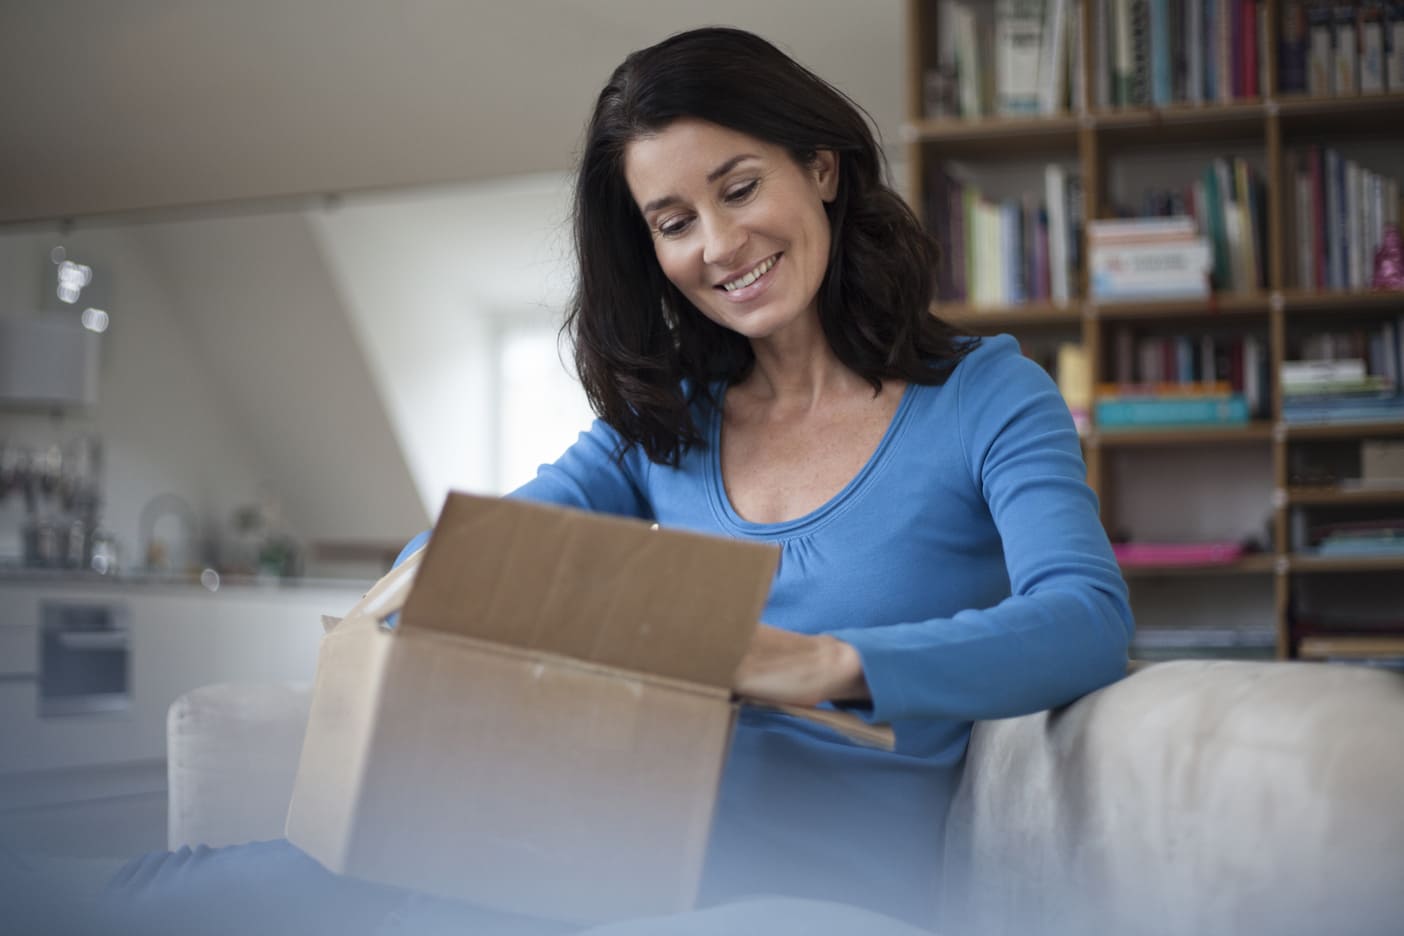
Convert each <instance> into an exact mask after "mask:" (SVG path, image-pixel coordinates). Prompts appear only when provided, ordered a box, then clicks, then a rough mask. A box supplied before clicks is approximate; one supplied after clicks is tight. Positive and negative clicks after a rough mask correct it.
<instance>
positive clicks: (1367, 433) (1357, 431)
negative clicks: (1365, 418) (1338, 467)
mask: <svg viewBox="0 0 1404 936" xmlns="http://www.w3.org/2000/svg"><path fill="white" fill-rule="evenodd" d="M1274 435H1275V436H1276V437H1277V438H1278V439H1279V440H1281V441H1290V442H1304V441H1308V440H1313V439H1368V438H1387V437H1391V436H1404V422H1345V423H1320V424H1315V425H1313V424H1297V425H1288V424H1287V423H1279V424H1278V426H1277V428H1276V430H1275V432H1274Z"/></svg>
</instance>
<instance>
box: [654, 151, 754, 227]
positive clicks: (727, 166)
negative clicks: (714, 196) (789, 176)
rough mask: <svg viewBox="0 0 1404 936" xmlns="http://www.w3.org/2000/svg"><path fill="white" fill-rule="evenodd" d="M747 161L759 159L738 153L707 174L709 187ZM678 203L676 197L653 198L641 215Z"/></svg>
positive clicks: (678, 199) (750, 154)
mask: <svg viewBox="0 0 1404 936" xmlns="http://www.w3.org/2000/svg"><path fill="white" fill-rule="evenodd" d="M748 159H760V157H759V156H757V155H755V154H754V153H740V154H738V155H736V156H733V157H731V158H730V159H728V160H727V161H726V162H724V163H722V164H721V165H720V166H718V167H717V168H715V169H713V170H712V171H711V172H709V173H707V183H708V184H709V185H710V184H711V183H713V182H715V181H717V180H718V179H720V178H721V177H722V176H724V175H726V174H727V173H728V172H730V171H731V170H733V169H735V168H736V167H737V166H739V165H740V164H741V163H743V162H745V161H746V160H748ZM680 201H682V199H680V198H678V196H676V195H664V196H663V197H662V198H655V199H654V200H653V201H651V202H649V203H648V204H647V205H644V206H643V213H644V214H648V213H649V212H651V211H658V210H660V209H663V208H668V207H671V206H672V205H675V204H677V203H678V202H680Z"/></svg>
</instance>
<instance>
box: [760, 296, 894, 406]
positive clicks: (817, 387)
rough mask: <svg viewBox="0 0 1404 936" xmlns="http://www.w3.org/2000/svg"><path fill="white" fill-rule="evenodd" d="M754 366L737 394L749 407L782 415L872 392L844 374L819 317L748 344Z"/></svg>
mask: <svg viewBox="0 0 1404 936" xmlns="http://www.w3.org/2000/svg"><path fill="white" fill-rule="evenodd" d="M751 349H752V350H753V351H754V352H755V356H756V361H755V367H754V368H753V369H752V371H751V373H750V374H749V375H748V376H747V377H746V379H745V380H744V381H742V384H741V389H742V390H743V392H744V393H745V394H746V395H747V396H749V397H750V398H751V399H752V400H753V401H754V402H757V403H764V404H766V405H767V406H769V407H776V408H781V409H786V410H800V411H804V410H809V409H812V408H814V407H815V406H817V405H819V404H820V403H822V402H823V401H825V400H827V399H829V398H832V397H834V396H836V395H847V394H849V393H851V392H853V390H854V389H856V388H859V387H864V388H867V392H868V393H872V387H871V385H870V384H868V382H867V381H866V380H864V379H863V378H862V377H860V376H859V375H858V374H855V373H854V372H853V371H851V370H849V369H848V367H847V366H845V365H844V364H843V362H842V361H840V360H839V359H838V356H837V355H836V354H834V351H833V348H831V347H830V346H829V341H828V339H827V338H826V337H825V335H824V329H823V327H822V326H821V325H820V324H819V316H818V314H817V313H816V314H815V315H813V316H810V317H806V318H805V319H804V320H803V321H802V322H796V323H795V324H794V325H793V326H791V327H790V328H788V329H785V330H784V331H783V332H779V333H776V334H774V335H768V336H766V337H764V338H757V339H754V340H753V341H752V342H751Z"/></svg>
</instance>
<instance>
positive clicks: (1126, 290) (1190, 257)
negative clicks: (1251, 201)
mask: <svg viewBox="0 0 1404 936" xmlns="http://www.w3.org/2000/svg"><path fill="white" fill-rule="evenodd" d="M1087 253H1088V263H1089V270H1090V278H1089V288H1090V291H1091V293H1092V296H1093V297H1094V298H1096V299H1099V300H1102V301H1116V300H1140V299H1183V298H1202V297H1204V296H1207V295H1208V294H1209V275H1210V272H1211V270H1212V269H1213V253H1212V251H1211V249H1210V245H1209V241H1208V240H1206V239H1205V238H1203V237H1201V236H1199V232H1198V228H1197V225H1196V224H1195V221H1194V219H1193V218H1191V217H1188V216H1185V215H1180V216H1177V217H1170V218H1121V219H1115V220H1097V221H1089V222H1088V224H1087Z"/></svg>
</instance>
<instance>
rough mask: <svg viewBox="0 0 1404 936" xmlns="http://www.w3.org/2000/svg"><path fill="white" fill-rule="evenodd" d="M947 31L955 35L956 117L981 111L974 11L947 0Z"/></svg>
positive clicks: (976, 27)
mask: <svg viewBox="0 0 1404 936" xmlns="http://www.w3.org/2000/svg"><path fill="white" fill-rule="evenodd" d="M950 17H951V31H952V33H953V34H954V35H955V65H956V82H957V85H958V88H959V91H958V96H959V100H960V116H962V117H967V118H968V117H980V116H982V115H983V114H984V106H983V99H984V94H983V93H982V90H981V80H980V76H981V69H980V45H981V43H980V33H979V29H978V26H977V22H976V15H975V10H974V9H973V8H972V7H971V6H969V5H968V4H967V3H963V2H957V0H951V9H950Z"/></svg>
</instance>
